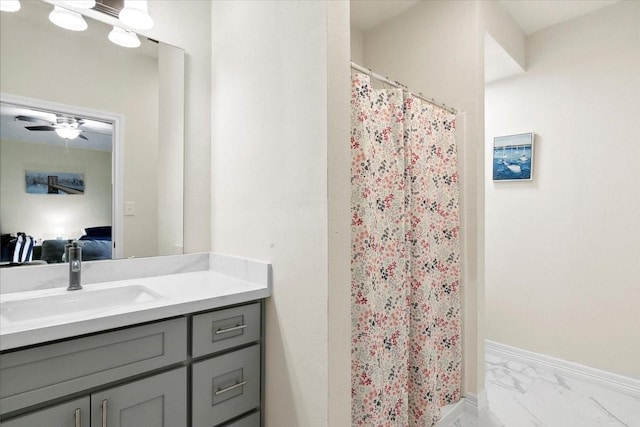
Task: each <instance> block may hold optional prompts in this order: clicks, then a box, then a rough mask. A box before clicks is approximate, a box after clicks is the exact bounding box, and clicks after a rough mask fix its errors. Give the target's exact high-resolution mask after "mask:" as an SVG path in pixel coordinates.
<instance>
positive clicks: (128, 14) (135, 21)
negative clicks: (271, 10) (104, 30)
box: [118, 0, 153, 30]
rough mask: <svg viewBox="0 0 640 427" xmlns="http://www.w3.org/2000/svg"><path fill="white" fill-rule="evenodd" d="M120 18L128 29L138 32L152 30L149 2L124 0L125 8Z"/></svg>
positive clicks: (145, 0)
mask: <svg viewBox="0 0 640 427" xmlns="http://www.w3.org/2000/svg"><path fill="white" fill-rule="evenodd" d="M118 18H120V21H122V23H123V24H125V25H126V26H128V27H131V28H134V29H136V30H150V29H151V28H153V19H151V16H150V15H149V11H148V7H147V0H124V8H123V9H122V10H121V11H120V13H119V14H118Z"/></svg>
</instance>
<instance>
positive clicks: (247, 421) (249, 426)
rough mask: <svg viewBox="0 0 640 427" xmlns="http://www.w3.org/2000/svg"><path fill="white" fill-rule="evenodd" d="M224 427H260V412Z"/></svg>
mask: <svg viewBox="0 0 640 427" xmlns="http://www.w3.org/2000/svg"><path fill="white" fill-rule="evenodd" d="M223 427H260V412H254V413H253V414H251V415H247V416H246V417H242V418H240V419H239V420H235V421H232V422H230V423H229V424H225V425H224V426H223Z"/></svg>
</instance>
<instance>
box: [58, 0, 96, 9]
mask: <svg viewBox="0 0 640 427" xmlns="http://www.w3.org/2000/svg"><path fill="white" fill-rule="evenodd" d="M60 3H61V4H64V5H66V6H69V7H75V8H76V9H91V8H93V7H94V6H95V5H96V2H95V0H66V1H61V2H60Z"/></svg>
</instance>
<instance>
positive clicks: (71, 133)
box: [56, 126, 80, 139]
mask: <svg viewBox="0 0 640 427" xmlns="http://www.w3.org/2000/svg"><path fill="white" fill-rule="evenodd" d="M56 133H57V134H58V136H59V137H60V138H64V139H76V138H77V137H78V135H80V129H78V128H74V127H66V126H65V127H60V128H56Z"/></svg>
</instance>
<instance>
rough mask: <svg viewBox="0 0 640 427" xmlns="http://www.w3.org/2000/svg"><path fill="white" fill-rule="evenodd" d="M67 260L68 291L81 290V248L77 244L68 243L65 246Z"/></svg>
mask: <svg viewBox="0 0 640 427" xmlns="http://www.w3.org/2000/svg"><path fill="white" fill-rule="evenodd" d="M67 260H68V261H69V287H68V288H67V290H68V291H77V290H80V289H82V286H81V285H80V273H81V269H82V246H80V245H78V242H70V243H69V244H68V245H67Z"/></svg>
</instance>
